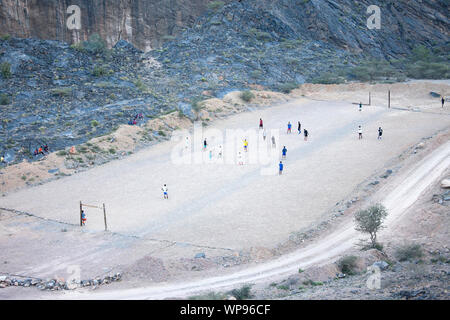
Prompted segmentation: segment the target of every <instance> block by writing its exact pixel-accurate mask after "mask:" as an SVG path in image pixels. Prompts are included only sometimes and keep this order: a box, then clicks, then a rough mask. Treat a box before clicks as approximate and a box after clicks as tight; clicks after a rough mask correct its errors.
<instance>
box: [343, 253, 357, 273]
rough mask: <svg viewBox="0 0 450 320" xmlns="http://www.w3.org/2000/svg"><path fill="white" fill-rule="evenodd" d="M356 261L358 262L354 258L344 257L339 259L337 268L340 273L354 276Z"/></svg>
mask: <svg viewBox="0 0 450 320" xmlns="http://www.w3.org/2000/svg"><path fill="white" fill-rule="evenodd" d="M356 260H358V258H357V257H355V256H346V257H343V258H341V259H340V260H339V261H338V268H339V270H341V272H342V273H345V274H348V275H354V274H355V273H356V272H355V269H356V266H357V265H356Z"/></svg>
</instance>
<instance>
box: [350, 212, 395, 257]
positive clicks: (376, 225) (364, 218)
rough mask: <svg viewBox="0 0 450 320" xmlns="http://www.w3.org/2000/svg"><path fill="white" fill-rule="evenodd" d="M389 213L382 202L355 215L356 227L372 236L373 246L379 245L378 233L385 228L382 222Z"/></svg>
mask: <svg viewBox="0 0 450 320" xmlns="http://www.w3.org/2000/svg"><path fill="white" fill-rule="evenodd" d="M387 215H388V213H387V211H386V208H385V207H384V206H382V205H381V204H376V205H374V206H372V207H370V208H369V209H366V210H362V211H359V212H357V213H356V215H355V223H356V227H355V229H356V230H357V231H360V232H362V233H367V234H369V236H370V242H371V247H372V248H376V246H377V233H378V231H379V230H381V229H382V228H383V226H382V224H383V221H384V219H386V217H387Z"/></svg>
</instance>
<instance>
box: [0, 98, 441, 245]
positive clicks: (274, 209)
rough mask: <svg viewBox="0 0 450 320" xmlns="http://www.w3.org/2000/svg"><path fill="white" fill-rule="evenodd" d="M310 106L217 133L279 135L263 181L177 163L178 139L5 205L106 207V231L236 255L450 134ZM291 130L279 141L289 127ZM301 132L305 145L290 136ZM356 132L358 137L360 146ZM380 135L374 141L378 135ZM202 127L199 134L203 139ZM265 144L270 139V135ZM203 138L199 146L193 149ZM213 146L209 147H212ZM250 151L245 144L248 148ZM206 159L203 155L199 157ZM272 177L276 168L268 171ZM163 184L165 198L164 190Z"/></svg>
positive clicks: (409, 121) (284, 108)
mask: <svg viewBox="0 0 450 320" xmlns="http://www.w3.org/2000/svg"><path fill="white" fill-rule="evenodd" d="M439 111H440V110H439V109H437V112H432V110H431V111H430V110H427V111H424V112H411V111H406V110H398V109H387V108H385V107H377V106H370V107H368V106H367V107H366V106H365V107H364V108H363V111H362V112H359V111H358V108H357V106H355V105H351V104H349V103H347V102H320V101H310V100H307V99H300V100H296V101H293V102H290V103H287V104H283V105H279V106H275V107H272V108H267V109H264V110H256V111H253V112H248V113H245V114H241V115H237V116H233V117H231V118H229V119H227V120H225V121H221V122H218V123H215V124H214V128H216V129H219V130H222V131H224V130H225V129H242V130H248V129H253V128H257V127H258V124H259V118H263V119H264V121H265V126H266V128H267V129H268V131H269V135H270V130H271V129H279V130H280V139H281V142H280V141H277V148H278V149H279V153H280V156H281V148H282V146H286V147H287V148H288V157H287V159H286V160H285V161H284V163H285V170H284V174H283V176H278V175H263V174H261V167H267V165H266V166H262V165H258V164H256V165H255V164H253V165H251V164H245V165H243V166H238V165H231V164H190V165H181V166H179V165H175V164H173V162H172V159H171V154H172V150H173V149H174V147H175V146H176V144H177V143H176V142H167V143H162V144H160V145H158V146H156V147H153V148H151V149H148V150H145V151H142V152H139V153H138V154H135V155H133V156H131V157H129V158H127V159H125V160H122V161H116V162H112V163H109V164H107V165H104V166H102V167H98V168H95V169H93V170H90V171H88V172H84V173H81V174H78V175H75V176H72V177H67V178H64V179H62V180H58V181H53V182H50V183H48V184H45V185H42V186H38V187H33V188H29V189H25V190H21V191H19V192H16V193H13V194H10V195H8V196H7V197H5V198H3V199H2V207H5V208H12V209H16V210H20V211H25V212H29V213H32V214H34V215H37V216H40V217H45V218H50V219H54V220H58V221H63V222H67V223H73V224H77V223H79V201H80V200H82V201H83V202H84V203H89V204H95V205H100V204H102V203H106V206H107V219H108V226H109V230H110V231H113V232H118V233H123V234H127V235H138V236H144V237H148V238H154V239H164V240H171V241H179V242H188V243H194V244H198V245H204V246H211V247H222V248H232V249H240V248H244V247H250V246H266V247H271V246H272V245H273V244H276V243H279V242H281V241H283V240H285V239H286V237H287V236H288V235H289V234H290V233H291V232H294V231H299V230H302V229H305V228H308V227H310V226H311V225H312V224H314V223H315V222H317V221H319V220H320V218H321V216H322V214H323V213H324V212H325V211H326V210H327V209H329V208H330V207H332V206H333V205H335V203H336V202H338V201H340V200H341V199H343V198H345V197H346V196H347V195H348V194H349V193H351V192H352V191H353V190H354V189H355V188H356V187H357V186H358V184H359V183H361V181H363V180H364V179H366V178H368V177H369V176H370V175H371V174H373V173H374V172H375V171H377V170H379V169H381V168H383V166H384V165H385V164H386V162H388V161H389V160H391V159H392V158H393V157H395V156H397V155H398V154H399V153H400V152H401V151H403V150H405V149H406V148H408V147H409V146H411V145H412V144H415V143H418V142H420V139H421V138H423V137H427V136H430V135H432V134H434V133H436V132H437V131H439V130H443V129H448V128H449V126H450V116H448V115H442V114H440V113H439ZM288 121H290V122H291V123H292V124H293V133H292V134H291V135H287V134H286V125H287V123H288ZM297 121H301V123H302V128H306V129H308V131H309V132H310V137H309V139H308V141H307V142H305V141H304V139H303V136H299V135H298V134H297V132H296V129H297ZM359 125H362V128H363V139H362V140H358V134H357V133H358V126H359ZM380 126H381V127H382V128H383V130H384V134H383V139H382V140H378V139H377V129H378V127H380ZM208 129H210V128H206V129H205V136H208ZM268 140H269V138H268ZM201 143H202V140H201V139H200V140H199V144H201ZM210 147H212V146H211V145H210ZM250 148H252V146H250ZM207 154H208V155H209V153H208V152H204V156H206V155H207ZM273 166H274V167H275V170H276V168H277V164H276V163H274V165H273ZM163 184H167V185H168V188H169V194H170V199H169V200H168V201H164V200H163V197H162V191H161V187H162V186H163ZM86 213H87V217H88V223H87V226H86V229H88V230H90V231H101V230H102V229H103V214H102V212H101V211H100V210H96V209H86Z"/></svg>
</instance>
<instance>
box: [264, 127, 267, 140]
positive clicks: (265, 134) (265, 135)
mask: <svg viewBox="0 0 450 320" xmlns="http://www.w3.org/2000/svg"><path fill="white" fill-rule="evenodd" d="M266 138H267V132H266V129H264V130H263V139H264V141H266Z"/></svg>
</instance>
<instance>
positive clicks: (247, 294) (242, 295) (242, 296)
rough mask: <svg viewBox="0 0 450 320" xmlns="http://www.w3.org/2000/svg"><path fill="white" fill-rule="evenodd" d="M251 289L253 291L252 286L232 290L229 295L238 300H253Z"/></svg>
mask: <svg viewBox="0 0 450 320" xmlns="http://www.w3.org/2000/svg"><path fill="white" fill-rule="evenodd" d="M251 289H252V287H251V286H249V285H245V286H243V287H242V288H240V289H234V290H231V291H230V292H229V294H230V295H232V296H233V297H235V298H236V299H237V300H246V299H251V298H252V294H251Z"/></svg>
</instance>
